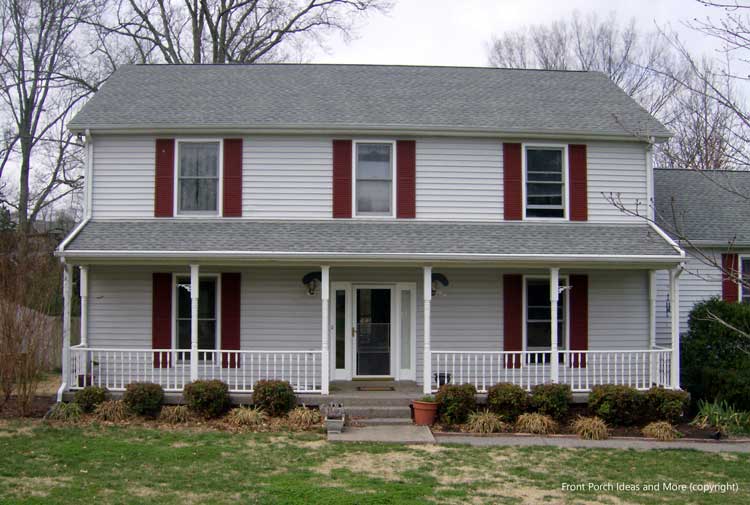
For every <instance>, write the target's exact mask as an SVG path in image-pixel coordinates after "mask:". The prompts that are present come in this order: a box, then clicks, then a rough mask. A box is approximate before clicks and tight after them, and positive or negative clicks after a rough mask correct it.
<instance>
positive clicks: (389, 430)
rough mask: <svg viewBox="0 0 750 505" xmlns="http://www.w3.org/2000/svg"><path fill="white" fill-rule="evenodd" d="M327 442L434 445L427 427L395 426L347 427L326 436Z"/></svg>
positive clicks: (433, 439)
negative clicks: (340, 431) (339, 432)
mask: <svg viewBox="0 0 750 505" xmlns="http://www.w3.org/2000/svg"><path fill="white" fill-rule="evenodd" d="M328 441H329V442H385V443H393V444H434V443H435V437H433V436H432V432H431V431H430V429H429V428H428V427H427V426H415V425H409V424H406V425H395V426H364V427H362V428H353V427H350V426H347V427H345V428H344V431H343V432H342V433H341V434H338V435H336V434H330V435H328Z"/></svg>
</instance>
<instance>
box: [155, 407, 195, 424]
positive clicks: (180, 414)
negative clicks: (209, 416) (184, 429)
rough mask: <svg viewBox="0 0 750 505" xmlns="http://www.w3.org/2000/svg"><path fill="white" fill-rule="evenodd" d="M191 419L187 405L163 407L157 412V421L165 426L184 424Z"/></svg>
mask: <svg viewBox="0 0 750 505" xmlns="http://www.w3.org/2000/svg"><path fill="white" fill-rule="evenodd" d="M191 417H192V416H191V415H190V409H189V408H188V407H187V405H165V406H164V407H163V408H162V409H161V412H159V421H161V422H163V423H167V424H185V423H187V422H190V418H191Z"/></svg>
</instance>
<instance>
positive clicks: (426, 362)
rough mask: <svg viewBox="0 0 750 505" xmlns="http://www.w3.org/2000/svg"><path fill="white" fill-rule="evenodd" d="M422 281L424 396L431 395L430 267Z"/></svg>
mask: <svg viewBox="0 0 750 505" xmlns="http://www.w3.org/2000/svg"><path fill="white" fill-rule="evenodd" d="M422 270H423V273H424V278H423V280H422V284H423V286H422V287H423V293H424V350H423V356H422V368H423V371H424V375H423V377H422V382H423V383H422V390H423V391H424V394H426V395H428V394H430V393H432V352H431V351H432V343H431V341H430V340H431V337H430V332H431V329H430V305H431V303H432V267H423V268H422Z"/></svg>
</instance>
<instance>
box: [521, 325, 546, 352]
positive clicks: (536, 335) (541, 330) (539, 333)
mask: <svg viewBox="0 0 750 505" xmlns="http://www.w3.org/2000/svg"><path fill="white" fill-rule="evenodd" d="M550 342H551V340H550V328H549V323H546V322H545V323H529V324H528V326H527V327H526V347H527V348H528V349H534V348H539V347H542V348H546V349H549V347H550Z"/></svg>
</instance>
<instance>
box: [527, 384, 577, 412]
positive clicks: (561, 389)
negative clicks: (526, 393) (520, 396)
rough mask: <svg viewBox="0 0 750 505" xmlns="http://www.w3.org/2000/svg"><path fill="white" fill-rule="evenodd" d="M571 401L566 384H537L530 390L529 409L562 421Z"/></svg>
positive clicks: (571, 394)
mask: <svg viewBox="0 0 750 505" xmlns="http://www.w3.org/2000/svg"><path fill="white" fill-rule="evenodd" d="M572 401H573V392H572V391H571V390H570V386H568V385H567V384H539V385H537V386H534V387H532V388H531V400H530V403H531V408H532V409H534V411H536V412H539V413H540V414H544V415H547V416H552V418H554V419H558V420H559V419H562V418H563V417H564V416H565V414H567V413H568V407H569V406H570V403H571V402H572Z"/></svg>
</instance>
